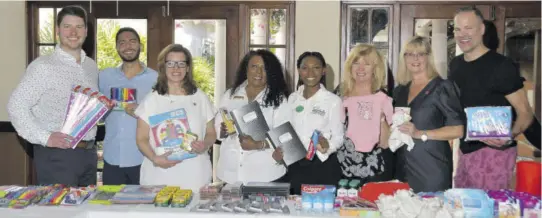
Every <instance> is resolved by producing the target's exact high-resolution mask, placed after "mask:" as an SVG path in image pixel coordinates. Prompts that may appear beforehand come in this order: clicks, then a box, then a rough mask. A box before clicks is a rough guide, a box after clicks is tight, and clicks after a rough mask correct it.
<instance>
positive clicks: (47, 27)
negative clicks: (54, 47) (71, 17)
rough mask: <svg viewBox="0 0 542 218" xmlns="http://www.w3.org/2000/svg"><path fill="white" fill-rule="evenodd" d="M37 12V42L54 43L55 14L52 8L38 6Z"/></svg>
mask: <svg viewBox="0 0 542 218" xmlns="http://www.w3.org/2000/svg"><path fill="white" fill-rule="evenodd" d="M38 14H39V22H38V23H39V24H38V27H39V31H38V35H39V40H38V41H39V42H40V43H55V41H54V40H55V31H54V25H55V21H54V20H55V14H54V9H53V8H40V9H39V11H38Z"/></svg>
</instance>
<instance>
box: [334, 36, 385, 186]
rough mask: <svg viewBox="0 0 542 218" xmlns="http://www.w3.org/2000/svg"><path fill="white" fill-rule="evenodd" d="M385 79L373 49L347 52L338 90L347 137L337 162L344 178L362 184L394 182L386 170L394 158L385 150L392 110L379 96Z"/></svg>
mask: <svg viewBox="0 0 542 218" xmlns="http://www.w3.org/2000/svg"><path fill="white" fill-rule="evenodd" d="M385 79H386V68H385V65H384V60H383V58H382V55H380V53H378V51H377V49H376V48H375V47H374V46H372V45H369V44H359V45H357V46H356V47H354V48H353V49H352V50H351V51H350V55H349V56H348V58H347V60H346V63H345V74H344V81H343V84H342V90H341V95H342V97H343V107H344V110H345V121H346V122H345V128H346V130H345V131H346V134H345V140H344V146H342V147H341V148H340V149H339V151H338V153H337V158H338V160H339V163H340V164H341V168H342V172H343V177H345V178H348V179H360V180H361V181H362V184H364V183H366V182H372V181H385V180H390V179H392V178H393V177H392V176H393V173H391V172H389V171H392V170H388V169H387V168H388V166H393V155H392V154H391V153H390V152H389V150H388V149H386V148H387V143H388V137H389V125H390V124H391V121H392V118H391V117H392V115H393V106H392V99H391V98H390V97H388V96H387V94H386V93H384V92H382V90H383V89H384V86H385V84H384V83H385ZM384 172H387V173H384Z"/></svg>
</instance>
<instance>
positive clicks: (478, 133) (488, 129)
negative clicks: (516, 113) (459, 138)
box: [465, 106, 512, 141]
mask: <svg viewBox="0 0 542 218" xmlns="http://www.w3.org/2000/svg"><path fill="white" fill-rule="evenodd" d="M465 113H466V115H467V135H466V137H465V141H477V140H483V139H502V140H510V139H511V138H512V109H511V107H509V106H507V107H468V108H465Z"/></svg>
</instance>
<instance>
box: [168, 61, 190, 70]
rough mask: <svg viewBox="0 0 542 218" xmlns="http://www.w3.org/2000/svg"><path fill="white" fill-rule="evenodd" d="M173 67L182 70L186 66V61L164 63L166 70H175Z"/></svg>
mask: <svg viewBox="0 0 542 218" xmlns="http://www.w3.org/2000/svg"><path fill="white" fill-rule="evenodd" d="M175 66H177V67H178V68H181V69H184V68H186V66H187V64H186V61H166V67H167V68H175Z"/></svg>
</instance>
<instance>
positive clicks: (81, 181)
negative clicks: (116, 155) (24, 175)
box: [33, 145, 98, 187]
mask: <svg viewBox="0 0 542 218" xmlns="http://www.w3.org/2000/svg"><path fill="white" fill-rule="evenodd" d="M33 147H34V165H35V168H36V174H37V177H38V178H37V180H38V184H39V185H50V184H63V185H67V186H72V187H77V186H88V185H96V179H97V174H96V173H97V164H98V162H97V161H98V154H97V153H96V148H94V149H84V148H75V149H71V148H69V149H59V148H49V147H44V146H41V145H33Z"/></svg>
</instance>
